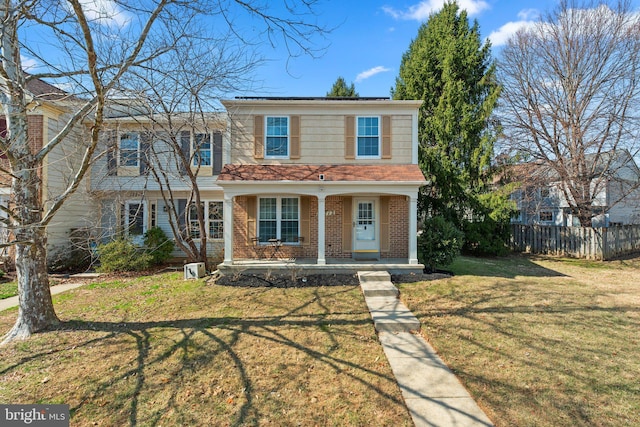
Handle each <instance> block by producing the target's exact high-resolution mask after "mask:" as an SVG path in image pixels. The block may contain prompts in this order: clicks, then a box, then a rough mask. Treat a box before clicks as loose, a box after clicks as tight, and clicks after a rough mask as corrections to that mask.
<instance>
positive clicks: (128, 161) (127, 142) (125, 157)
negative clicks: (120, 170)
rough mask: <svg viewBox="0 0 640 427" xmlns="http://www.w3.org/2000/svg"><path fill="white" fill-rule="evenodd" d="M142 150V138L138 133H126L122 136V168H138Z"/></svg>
mask: <svg viewBox="0 0 640 427" xmlns="http://www.w3.org/2000/svg"><path fill="white" fill-rule="evenodd" d="M139 148H140V136H139V135H138V133H136V132H125V133H122V134H120V147H119V149H120V150H119V151H120V166H132V167H138V166H139V165H140V163H139V161H140V160H139V156H138V150H139Z"/></svg>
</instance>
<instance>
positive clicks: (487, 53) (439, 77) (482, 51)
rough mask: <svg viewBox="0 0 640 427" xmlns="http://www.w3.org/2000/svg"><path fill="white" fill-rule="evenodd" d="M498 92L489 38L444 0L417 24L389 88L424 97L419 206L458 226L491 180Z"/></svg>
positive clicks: (398, 93) (399, 95)
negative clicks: (493, 116) (422, 177)
mask: <svg viewBox="0 0 640 427" xmlns="http://www.w3.org/2000/svg"><path fill="white" fill-rule="evenodd" d="M499 93H500V86H499V85H498V84H497V82H496V79H495V63H494V61H493V60H492V58H491V45H490V43H489V42H488V41H487V42H485V43H483V42H482V39H481V36H480V31H479V26H478V23H477V22H474V23H473V25H472V26H470V24H469V20H468V19H467V13H466V11H464V10H460V9H459V7H458V4H457V3H456V2H447V3H446V4H445V5H444V6H443V8H442V10H441V11H439V12H437V13H434V14H432V15H431V16H430V17H429V19H428V20H427V21H426V22H425V23H424V24H422V26H421V27H420V29H419V30H418V36H417V37H416V38H415V39H414V40H413V41H412V42H411V45H410V46H409V49H408V50H407V51H406V52H405V53H404V55H403V56H402V62H401V65H400V74H399V76H398V77H397V78H396V86H395V88H394V89H392V95H393V98H394V99H421V100H423V101H424V103H423V105H422V107H421V108H420V116H419V143H420V149H419V161H420V166H421V168H422V170H423V172H424V174H425V176H426V177H427V179H428V180H429V181H430V183H431V184H430V185H429V186H427V187H425V188H424V189H423V191H422V193H421V195H420V203H419V209H420V210H421V212H422V213H423V214H426V216H429V217H434V216H443V217H444V218H445V219H446V220H448V221H450V222H452V223H453V224H455V226H456V227H458V228H459V229H465V228H466V227H465V222H467V221H469V220H471V219H473V218H474V212H477V211H478V210H479V209H478V208H479V207H480V205H479V203H478V198H477V196H478V195H479V194H481V193H483V192H486V191H487V184H488V183H489V180H490V169H491V168H490V164H491V158H492V155H493V144H494V141H495V136H496V131H497V129H495V127H494V126H492V124H491V123H492V122H491V120H490V117H491V114H492V111H493V109H494V107H495V106H496V102H497V99H498V96H499ZM478 215H479V216H482V215H483V214H480V213H479V212H478ZM476 219H477V216H476Z"/></svg>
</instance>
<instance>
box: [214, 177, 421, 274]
mask: <svg viewBox="0 0 640 427" xmlns="http://www.w3.org/2000/svg"><path fill="white" fill-rule="evenodd" d="M424 183H425V179H424V176H423V175H422V172H421V171H420V169H419V168H418V166H417V165H385V166H373V165H337V166H336V165H333V166H311V165H268V166H267V165H227V166H225V168H224V169H223V171H222V173H221V174H220V176H219V178H218V184H219V185H220V186H221V187H223V189H224V197H225V203H224V225H225V226H224V233H225V235H224V243H225V250H224V262H223V263H222V264H221V265H220V266H219V268H220V270H221V271H224V270H225V269H236V270H237V269H241V268H244V269H248V268H254V269H275V268H304V269H305V270H309V269H313V270H316V271H327V270H330V271H331V272H335V271H336V270H339V269H342V270H344V271H351V270H355V271H357V270H358V269H360V270H361V269H363V268H366V267H369V266H370V267H371V269H380V270H390V269H396V270H397V269H401V267H395V266H411V267H406V269H408V270H411V269H413V270H415V271H422V268H423V267H422V266H421V265H420V264H419V263H418V259H417V240H416V239H417V195H418V189H419V187H420V186H421V185H424ZM270 209H272V211H271V210H270ZM376 266H377V267H376Z"/></svg>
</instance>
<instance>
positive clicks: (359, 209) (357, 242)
mask: <svg viewBox="0 0 640 427" xmlns="http://www.w3.org/2000/svg"><path fill="white" fill-rule="evenodd" d="M354 201H355V203H354V212H353V217H354V219H355V221H354V222H355V224H354V225H355V227H354V228H355V231H354V234H355V235H354V239H353V251H354V252H359V253H367V252H369V253H375V254H377V253H378V251H379V250H380V245H379V242H378V220H377V216H378V215H377V203H376V200H375V199H371V198H367V199H355V200H354Z"/></svg>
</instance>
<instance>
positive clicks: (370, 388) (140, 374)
mask: <svg viewBox="0 0 640 427" xmlns="http://www.w3.org/2000/svg"><path fill="white" fill-rule="evenodd" d="M53 299H54V303H55V307H56V311H57V313H58V315H59V317H60V318H61V319H62V320H63V323H62V325H61V326H60V328H59V329H58V330H56V331H52V332H48V333H43V334H38V335H36V336H33V337H32V338H31V339H29V340H27V341H24V342H16V343H13V344H11V345H9V346H8V347H5V348H2V349H1V350H0V351H2V357H0V402H7V403H8V402H12V403H18V402H20V403H34V402H37V403H40V402H42V403H45V402H46V403H66V404H69V405H70V408H71V425H73V426H74V427H76V426H94V425H101V426H124V425H140V426H161V425H162V426H244V425H247V426H254V425H277V426H280V425H292V426H295V425H304V426H314V425H318V426H345V425H346V426H362V425H375V426H385V425H386V426H410V425H411V424H412V422H411V418H410V416H409V413H408V411H407V409H406V407H405V405H404V402H403V400H402V396H401V394H400V390H399V388H398V387H397V384H396V382H395V378H394V377H393V374H392V373H391V370H390V367H389V365H388V364H387V362H386V359H385V356H384V353H383V351H382V348H381V347H380V344H379V342H378V339H377V336H376V334H375V331H374V328H373V324H372V322H371V319H370V315H369V312H368V310H367V307H366V304H365V303H364V300H363V298H362V295H361V292H360V289H359V288H358V287H357V286H334V287H316V288H303V289H274V288H270V289H267V288H238V287H223V286H218V285H209V284H206V283H205V282H204V281H203V280H198V281H195V280H194V281H184V280H182V279H181V274H176V273H173V274H162V275H157V276H151V277H143V278H139V279H122V280H113V281H108V282H99V283H94V284H91V285H87V286H84V287H82V288H78V289H75V290H73V291H69V292H65V293H63V294H59V295H55V296H54V297H53ZM15 315H16V312H15V310H8V311H4V312H0V329H2V330H3V331H7V330H8V329H9V328H10V327H11V326H12V323H13V322H14V321H15Z"/></svg>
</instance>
